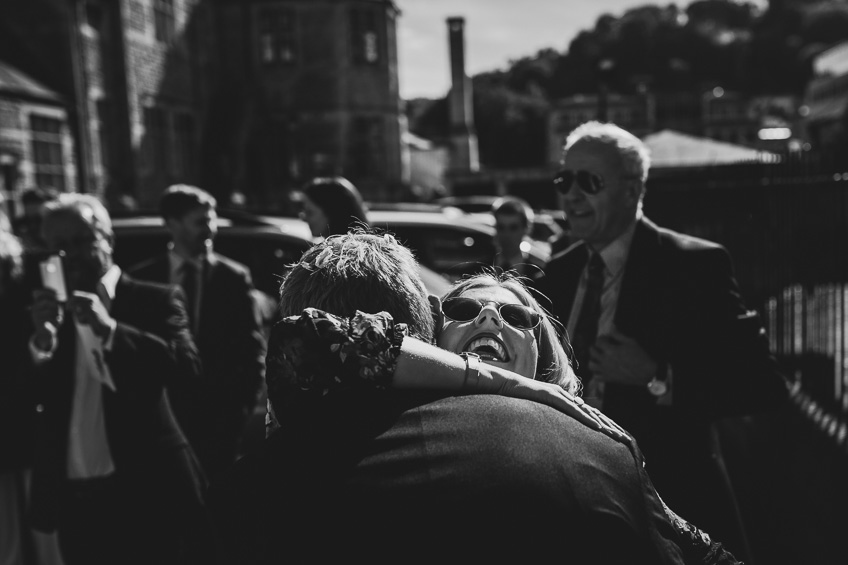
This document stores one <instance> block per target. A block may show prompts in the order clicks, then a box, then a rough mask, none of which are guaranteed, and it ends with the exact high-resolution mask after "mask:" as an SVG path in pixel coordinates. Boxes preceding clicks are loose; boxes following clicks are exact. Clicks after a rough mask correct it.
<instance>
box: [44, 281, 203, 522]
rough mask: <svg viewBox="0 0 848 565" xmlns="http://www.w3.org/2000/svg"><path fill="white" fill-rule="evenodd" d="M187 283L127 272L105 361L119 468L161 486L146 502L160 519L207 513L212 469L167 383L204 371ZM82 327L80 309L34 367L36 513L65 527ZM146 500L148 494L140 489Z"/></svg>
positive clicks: (128, 478)
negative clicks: (206, 480) (183, 425)
mask: <svg viewBox="0 0 848 565" xmlns="http://www.w3.org/2000/svg"><path fill="white" fill-rule="evenodd" d="M183 300H184V299H183V295H182V290H181V289H179V288H177V287H171V286H163V285H155V284H151V283H144V282H139V281H134V280H132V279H130V278H129V277H127V276H126V275H124V276H122V277H121V279H120V280H119V281H118V284H117V286H116V288H115V297H114V299H113V301H112V305H111V309H110V313H111V315H112V317H113V318H115V320H116V321H117V322H118V325H117V328H116V330H115V335H114V340H113V344H112V349H111V350H110V351H108V352H105V355H104V357H105V360H106V363H107V365H108V367H109V371H110V373H111V375H112V379H113V380H114V382H115V387H116V391H114V392H113V391H112V390H111V389H110V388H108V387H105V386H104V387H103V409H104V417H105V420H106V435H107V439H108V442H109V448H110V451H111V453H112V458H113V460H114V463H115V470H116V476H118V477H120V479H121V481H122V484H123V485H125V486H126V488H128V489H133V490H137V491H142V492H148V491H150V492H151V493H152V494H157V493H158V494H159V495H161V496H156V497H155V498H151V500H149V501H146V502H147V503H148V504H147V505H146V507H145V508H128V509H127V512H132V513H141V512H147V514H148V515H151V518H156V519H158V520H160V521H161V520H163V519H164V517H166V516H173V515H179V516H191V515H196V514H197V513H198V512H200V510H199V509H200V508H201V507H202V499H201V492H202V490H201V489H202V487H203V476H202V473H201V471H200V468H199V465H198V464H197V463H196V461H195V459H194V456H193V454H191V450H190V448H189V446H188V443H187V441H186V439H185V437H184V436H183V434H182V432H181V430H180V428H179V426H178V424H177V422H176V420H175V418H174V416H173V413H172V412H171V409H170V406H169V403H168V397H167V394H166V393H165V386H166V385H167V384H169V383H172V382H175V381H177V380H181V379H192V378H198V377H199V374H200V362H199V358H198V355H197V350H196V348H195V346H194V344H193V342H192V341H191V337H190V334H189V330H188V318H187V316H186V311H185V307H184V306H183ZM75 338H76V331H75V328H74V323H73V319H72V318H71V316H67V317H66V318H65V321H64V323H63V324H62V327H61V328H60V329H59V344H58V348H57V349H56V351H55V352H54V354H53V357H52V358H51V359H50V360H49V361H48V362H46V363H45V364H44V365H39V366H37V367H33V368H32V370H33V372H34V375H32V378H33V381H34V383H35V385H34V386H35V387H36V401H37V402H38V405H37V407H36V411H37V422H36V438H37V439H36V445H35V455H34V466H33V484H32V517H33V523H34V525H35V526H36V527H37V528H38V529H42V530H45V531H51V530H52V529H54V528H55V526H56V519H57V512H58V511H59V508H58V507H57V505H58V504H59V503H60V501H61V500H62V492H63V489H64V487H65V486H66V485H67V482H66V480H65V479H66V477H67V471H66V466H67V456H68V428H69V425H70V419H71V409H72V404H73V392H74V381H75V375H74V370H75V356H76V353H75V352H76V344H75ZM136 498H138V499H140V500H143V499H142V497H136Z"/></svg>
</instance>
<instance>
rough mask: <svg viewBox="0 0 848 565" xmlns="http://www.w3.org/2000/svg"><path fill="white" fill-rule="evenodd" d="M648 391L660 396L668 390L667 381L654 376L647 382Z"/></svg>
mask: <svg viewBox="0 0 848 565" xmlns="http://www.w3.org/2000/svg"><path fill="white" fill-rule="evenodd" d="M648 392H650V393H651V394H653V395H654V396H662V395H664V394H665V393H667V392H668V383H666V382H665V381H661V380H659V379H658V378H656V377H654V378H652V379H651V380H650V381H649V382H648Z"/></svg>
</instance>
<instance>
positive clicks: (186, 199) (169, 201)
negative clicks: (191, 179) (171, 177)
mask: <svg viewBox="0 0 848 565" xmlns="http://www.w3.org/2000/svg"><path fill="white" fill-rule="evenodd" d="M217 205H218V202H217V201H216V200H215V197H214V196H212V195H211V194H209V193H208V192H206V191H205V190H203V189H202V188H198V187H196V186H192V185H190V184H174V185H171V186H169V187H168V188H167V189H166V190H165V192H163V193H162V197H161V198H160V199H159V214H161V216H162V218H163V219H165V220H168V219H170V218H176V219H180V218H182V217H183V216H185V215H186V214H188V213H189V212H191V211H192V210H194V209H196V208H215V207H216V206H217Z"/></svg>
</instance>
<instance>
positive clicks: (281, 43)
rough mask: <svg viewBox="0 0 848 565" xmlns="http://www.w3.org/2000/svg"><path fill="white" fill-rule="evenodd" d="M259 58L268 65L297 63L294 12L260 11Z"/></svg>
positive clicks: (280, 10)
mask: <svg viewBox="0 0 848 565" xmlns="http://www.w3.org/2000/svg"><path fill="white" fill-rule="evenodd" d="M259 57H260V58H261V60H262V62H263V63H264V64H266V65H274V64H290V63H294V62H295V60H296V59H297V49H296V41H295V18H294V12H293V11H292V10H286V9H282V8H266V9H264V10H260V11H259Z"/></svg>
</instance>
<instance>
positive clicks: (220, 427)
mask: <svg viewBox="0 0 848 565" xmlns="http://www.w3.org/2000/svg"><path fill="white" fill-rule="evenodd" d="M215 207H216V201H215V198H214V197H213V196H212V195H211V194H209V193H208V192H206V191H204V190H202V189H200V188H197V187H195V186H189V185H185V184H178V185H174V186H171V187H169V188H168V190H166V191H165V193H164V194H163V195H162V198H161V200H160V202H159V210H160V213H161V214H162V218H163V219H164V220H165V225H166V227H167V228H168V231H169V232H170V234H171V243H170V244H169V245H168V249H167V251H165V252H164V253H161V254H159V255H157V256H156V257H154V258H153V259H150V260H148V261H146V262H143V263H141V264H140V265H136V266H135V267H132V268H131V269H130V272H132V273H133V274H134V275H135V276H137V277H138V278H141V279H145V280H151V281H157V282H163V283H172V284H178V285H181V286H182V288H183V290H184V291H185V293H186V296H187V297H188V311H189V319H190V320H191V332H192V336H193V338H194V341H195V343H196V344H197V346H198V349H199V351H200V357H201V359H202V360H203V377H202V379H201V380H200V381H199V382H193V383H177V384H175V385H174V386H172V387H171V388H170V389H169V394H170V396H171V401H172V403H173V407H174V413H175V414H176V416H177V419H178V420H179V422H180V425H181V426H182V428H183V430H184V431H185V433H186V435H187V436H188V439H189V441H190V442H191V445H192V447H193V448H194V451H195V453H197V456H198V458H199V459H200V462H201V463H202V464H203V468H204V470H205V471H206V473H207V475H208V476H209V477H210V478H212V477H214V476H215V475H217V474H218V473H220V472H221V471H222V470H224V469H226V468H227V467H229V466H230V465H232V463H233V462H234V461H235V460H236V458H237V457H238V456H239V454H240V448H241V440H242V434H243V433H244V431H245V426H246V424H247V422H248V419H249V418H250V417H251V415H252V414H253V410H254V407H255V406H256V404H257V400H258V396H259V393H260V390H261V387H262V384H263V382H264V380H265V336H264V335H263V333H262V320H261V316H260V315H259V311H258V308H257V305H256V301H255V297H254V292H255V290H254V287H253V281H252V280H251V277H250V271H249V269H248V268H247V267H245V266H244V265H242V264H241V263H237V262H236V261H233V260H231V259H229V258H227V257H224V256H223V255H221V254H219V253H215V252H214V251H213V240H214V238H215V234H216V233H217V227H216V220H217V215H216V212H215ZM185 385H188V386H185Z"/></svg>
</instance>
